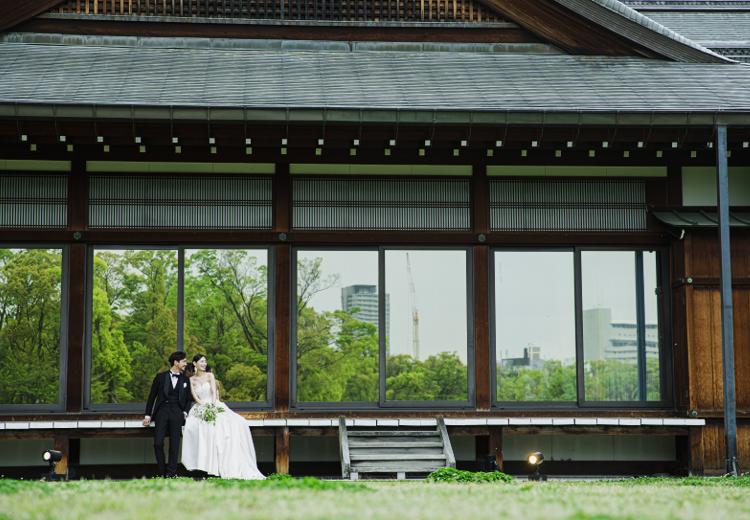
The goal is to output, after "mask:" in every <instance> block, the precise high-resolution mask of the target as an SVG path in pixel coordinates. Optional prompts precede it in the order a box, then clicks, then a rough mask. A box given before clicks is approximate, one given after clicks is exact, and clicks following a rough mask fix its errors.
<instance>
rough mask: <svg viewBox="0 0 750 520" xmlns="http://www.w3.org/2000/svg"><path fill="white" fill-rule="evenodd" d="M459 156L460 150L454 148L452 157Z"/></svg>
mask: <svg viewBox="0 0 750 520" xmlns="http://www.w3.org/2000/svg"><path fill="white" fill-rule="evenodd" d="M459 155H461V150H459V149H458V148H454V149H453V157H458V156H459Z"/></svg>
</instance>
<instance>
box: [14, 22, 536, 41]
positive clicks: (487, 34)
mask: <svg viewBox="0 0 750 520" xmlns="http://www.w3.org/2000/svg"><path fill="white" fill-rule="evenodd" d="M14 30H15V31H20V32H40V33H59V34H91V35H112V36H136V35H137V36H143V37H154V36H157V37H158V36H161V37H170V38H174V37H182V38H244V39H261V40H266V39H278V40H335V41H346V42H351V41H404V42H424V41H439V42H454V43H540V42H541V40H540V39H539V38H538V37H537V36H535V35H534V34H533V33H531V32H529V31H527V30H525V29H522V28H508V27H498V28H492V27H481V28H480V27H477V28H471V27H466V28H456V27H445V28H441V27H434V26H432V27H413V26H410V27H383V26H378V25H377V24H373V25H372V26H369V27H362V26H349V27H345V26H335V25H330V26H313V25H255V24H200V23H185V24H180V23H164V22H113V21H102V20H60V19H45V18H37V19H33V20H29V21H28V22H25V23H23V24H20V25H18V26H16V28H15V29H14Z"/></svg>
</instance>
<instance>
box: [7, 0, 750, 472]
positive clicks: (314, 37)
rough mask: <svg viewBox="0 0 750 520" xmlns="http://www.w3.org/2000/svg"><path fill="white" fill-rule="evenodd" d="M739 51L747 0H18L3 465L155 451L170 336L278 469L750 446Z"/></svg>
mask: <svg viewBox="0 0 750 520" xmlns="http://www.w3.org/2000/svg"><path fill="white" fill-rule="evenodd" d="M6 4H7V3H6ZM748 63H750V2H747V1H740V0H737V1H722V2H714V1H697V0H674V1H671V0H669V1H667V0H664V1H648V0H643V1H635V0H632V1H625V2H619V1H616V0H533V1H532V0H525V1H517V0H418V1H417V0H387V1H386V0H353V1H343V0H342V1H331V0H65V1H59V0H29V1H26V2H23V3H22V4H21V5H12V6H11V5H4V6H3V7H1V8H0V374H1V375H0V474H4V475H11V476H12V475H28V476H33V475H36V474H38V473H39V472H40V471H41V470H40V468H38V467H37V465H38V463H40V462H41V460H40V457H39V455H40V453H41V450H42V449H44V448H46V447H52V446H55V447H57V448H59V449H60V450H62V451H63V452H64V453H65V459H64V461H63V463H62V464H60V465H59V466H58V471H60V472H64V471H66V470H67V469H68V467H70V468H71V469H72V470H74V473H75V474H77V475H94V476H96V475H112V476H120V475H138V474H148V473H149V472H150V471H153V464H152V460H151V458H150V457H151V451H150V450H151V448H150V446H149V440H148V436H149V435H150V431H149V430H148V429H146V428H143V427H141V426H139V424H140V422H139V421H140V418H141V413H142V408H143V404H142V403H143V402H144V400H145V393H144V392H145V391H146V388H147V384H148V382H149V381H150V379H151V378H152V377H153V374H154V373H155V372H156V371H157V370H161V369H164V366H165V365H164V360H165V359H166V356H167V355H168V353H169V352H170V351H172V350H174V349H181V350H185V351H186V352H187V353H188V355H189V356H193V355H194V354H196V353H204V354H206V355H207V356H208V359H209V363H210V364H213V365H214V370H215V372H216V374H217V377H218V379H220V380H221V381H222V383H223V386H224V398H225V400H226V401H228V402H230V403H231V406H232V407H233V408H234V409H237V410H239V411H241V413H243V415H245V416H246V417H247V418H248V421H249V425H250V426H251V427H252V431H253V434H254V436H255V439H256V443H257V445H258V450H259V453H260V458H261V461H262V462H263V464H262V469H263V470H264V471H273V470H276V471H280V472H287V471H290V470H291V472H292V473H295V474H337V473H340V472H341V471H342V469H341V468H342V467H343V471H344V473H345V474H346V473H347V472H348V471H356V468H357V467H358V466H357V464H358V463H357V459H356V456H355V457H354V459H351V460H349V451H348V449H349V448H348V447H346V446H345V445H346V441H347V440H348V439H347V435H346V434H345V433H344V431H345V430H349V431H351V430H354V431H363V430H373V429H383V430H394V431H403V430H415V429H416V430H429V429H432V430H435V429H436V428H437V431H440V430H441V428H442V431H443V433H444V434H445V435H444V437H443V439H442V441H443V446H444V450H445V453H446V455H445V456H446V458H445V459H444V460H443V462H444V463H453V462H455V463H456V464H458V466H459V467H466V468H482V467H487V464H488V460H491V459H494V460H495V462H497V463H498V464H499V465H500V466H501V467H503V468H504V469H506V470H507V471H510V472H522V471H525V467H524V465H523V462H522V459H523V456H524V454H525V453H526V451H527V450H531V449H542V450H543V451H544V452H545V454H546V457H547V460H548V462H547V463H545V464H546V465H547V467H548V468H549V471H552V472H558V473H585V474H610V473H630V474H653V473H673V474H678V473H686V472H691V473H694V474H703V473H705V474H717V473H724V472H726V471H727V470H728V468H729V469H731V468H732V466H733V465H735V461H731V460H730V461H728V460H727V457H728V455H727V453H730V454H731V453H733V449H732V447H731V446H730V449H729V450H727V448H726V446H725V439H726V438H729V439H732V440H730V444H731V443H732V442H734V439H736V443H737V450H736V452H737V456H738V463H739V467H740V468H742V469H746V468H748V467H750V380H749V379H748V377H747V372H748V369H750V234H749V231H748V229H749V228H750V209H749V208H750V87H749V86H750V65H748ZM717 166H718V168H717ZM717 171H718V174H717ZM717 178H718V179H719V180H720V181H721V182H719V188H722V186H723V187H724V189H725V190H726V185H725V184H722V182H723V181H724V180H726V179H727V178H728V180H729V190H728V194H729V200H728V204H729V206H730V207H729V213H726V212H724V213H723V212H722V211H720V209H722V208H726V207H727V204H726V199H725V198H724V197H722V198H721V199H720V202H722V203H719V204H718V205H717ZM719 191H720V193H723V194H724V195H726V193H727V192H726V191H724V192H722V190H721V189H720V190H719ZM726 223H728V224H729V225H730V226H731V242H730V240H729V235H728V233H727V231H728V229H729V228H728V227H726V226H724V227H723V228H722V226H720V224H726ZM720 228H722V229H724V231H725V233H724V235H723V239H722V240H720V238H719V237H720V233H719V229H720ZM730 245H731V248H730V247H729V246H730ZM730 249H731V266H730V265H728V264H727V263H724V264H722V258H728V257H727V256H726V255H727V254H728V253H729V250H730ZM722 252H723V253H724V256H723V257H722ZM728 267H731V271H730V270H729V269H728ZM722 282H724V287H725V291H724V293H723V294H724V299H723V305H722ZM727 295H732V296H733V304H734V307H733V308H734V311H733V312H734V314H733V316H734V320H733V327H732V321H731V320H729V317H731V316H732V312H731V311H732V307H731V303H732V302H731V299H729V298H728V297H727ZM722 309H724V314H723V315H722ZM722 318H723V319H722ZM722 323H724V324H725V325H724V329H722ZM722 330H723V332H722ZM732 332H733V341H732ZM722 341H723V343H722ZM732 346H733V350H732V349H730V347H732ZM722 349H724V352H725V353H727V354H728V353H730V352H733V356H734V359H733V360H732V359H731V356H728V355H723V354H722ZM724 369H727V370H728V372H727V373H726V374H724V373H723V370H724ZM731 376H734V377H731ZM733 379H734V381H733ZM724 382H728V383H729V385H735V386H734V389H732V388H731V387H730V386H728V387H727V392H725V389H724V388H725V387H724ZM725 394H726V396H728V399H727V406H725ZM733 404H736V409H735V407H734V406H733ZM725 410H727V414H726V415H725ZM341 417H343V418H344V419H343V423H342V424H341V426H340V419H339V418H341ZM725 424H726V425H727V427H728V430H727V431H728V432H729V434H728V435H726V434H725ZM735 425H736V435H735V434H734V433H732V429H733V428H734V427H735ZM344 426H345V427H344ZM340 434H341V436H340ZM347 446H348V445H347ZM340 450H341V451H340ZM449 451H450V452H451V454H450V455H449V454H448V452H449ZM729 456H731V455H729ZM451 457H452V458H451ZM454 459H455V460H454ZM349 463H351V466H347V464H349ZM359 467H360V468H363V466H361V463H360V466H359ZM425 467H426V466H425ZM362 470H363V471H364V469H362Z"/></svg>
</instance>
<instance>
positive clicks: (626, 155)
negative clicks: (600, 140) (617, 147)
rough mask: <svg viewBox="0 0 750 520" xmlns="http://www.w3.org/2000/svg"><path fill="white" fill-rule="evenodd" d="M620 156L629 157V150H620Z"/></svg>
mask: <svg viewBox="0 0 750 520" xmlns="http://www.w3.org/2000/svg"><path fill="white" fill-rule="evenodd" d="M622 156H623V157H625V158H626V159H627V158H629V157H630V150H625V151H624V152H622Z"/></svg>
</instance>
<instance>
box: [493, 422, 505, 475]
mask: <svg viewBox="0 0 750 520" xmlns="http://www.w3.org/2000/svg"><path fill="white" fill-rule="evenodd" d="M490 456H494V457H495V466H496V467H497V469H498V470H500V471H502V470H503V429H502V428H490Z"/></svg>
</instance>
